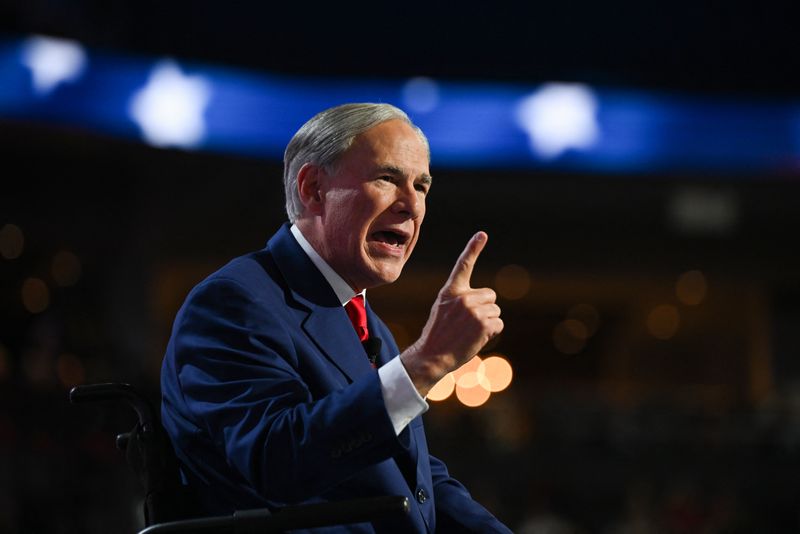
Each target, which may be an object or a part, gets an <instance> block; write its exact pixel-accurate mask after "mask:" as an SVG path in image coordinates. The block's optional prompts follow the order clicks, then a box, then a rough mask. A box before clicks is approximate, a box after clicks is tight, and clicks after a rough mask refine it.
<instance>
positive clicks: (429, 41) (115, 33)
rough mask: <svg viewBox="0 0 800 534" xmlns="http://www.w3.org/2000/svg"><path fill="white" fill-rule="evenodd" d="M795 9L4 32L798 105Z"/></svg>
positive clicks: (419, 9)
mask: <svg viewBox="0 0 800 534" xmlns="http://www.w3.org/2000/svg"><path fill="white" fill-rule="evenodd" d="M795 5H796V3H795V2H791V1H789V0H784V1H777V0H767V1H761V2H744V1H740V0H735V1H732V2H696V1H690V0H676V1H669V2H666V1H657V2H641V1H636V0H623V1H621V2H589V1H586V0H584V1H580V2H568V1H559V2H552V1H551V2H526V3H510V2H509V3H485V2H481V3H477V2H467V3H455V4H452V3H435V2H425V3H423V2H402V3H399V2H398V3H395V2H391V3H390V2H372V3H338V2H337V3H323V2H320V3H306V2H288V3H287V2H284V3H276V2H261V1H255V0H248V1H239V2H225V3H223V2H212V1H210V0H192V1H190V0H171V1H168V2H161V1H155V0H140V1H136V2H133V1H129V0H25V1H23V0H3V1H2V2H0V32H2V33H6V34H9V35H13V36H16V35H21V34H28V33H43V34H48V35H53V36H60V37H68V38H73V39H77V40H79V41H81V42H83V43H84V44H86V45H88V46H94V47H101V48H108V49H112V50H115V51H126V52H132V53H141V54H149V55H162V54H163V55H171V56H174V57H178V58H183V59H195V60H200V61H209V62H215V63H221V64H228V65H236V66H243V67H249V68H255V69H259V70H265V71H272V72H276V73H290V74H306V73H307V74H314V75H331V76H412V75H425V76H431V77H436V78H449V79H464V80H484V79H486V80H511V81H521V82H522V81H524V82H539V81H549V80H555V81H580V82H585V83H590V84H595V85H600V86H603V85H605V86H616V87H635V88H644V89H666V90H676V91H682V92H703V93H720V92H721V93H725V94H731V95H747V96H765V97H789V96H793V95H797V94H800V74H798V72H800V69H798V66H800V58H798V54H799V53H798V47H797V39H796V35H797V32H796V28H795V24H796V21H797V20H798V18H797V16H796V13H795V12H796V11H797V9H796V7H795Z"/></svg>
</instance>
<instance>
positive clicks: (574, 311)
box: [567, 304, 600, 337]
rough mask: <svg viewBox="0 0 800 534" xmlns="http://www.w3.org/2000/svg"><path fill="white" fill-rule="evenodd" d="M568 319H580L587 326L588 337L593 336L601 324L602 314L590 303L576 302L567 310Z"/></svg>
mask: <svg viewBox="0 0 800 534" xmlns="http://www.w3.org/2000/svg"><path fill="white" fill-rule="evenodd" d="M567 319H574V320H576V321H580V322H581V323H583V325H584V326H585V327H586V331H587V334H586V337H592V336H593V335H594V334H595V332H597V327H598V325H599V324H600V314H599V313H598V312H597V309H596V308H595V307H594V306H592V305H590V304H576V305H575V306H573V307H572V308H570V310H569V311H568V312H567Z"/></svg>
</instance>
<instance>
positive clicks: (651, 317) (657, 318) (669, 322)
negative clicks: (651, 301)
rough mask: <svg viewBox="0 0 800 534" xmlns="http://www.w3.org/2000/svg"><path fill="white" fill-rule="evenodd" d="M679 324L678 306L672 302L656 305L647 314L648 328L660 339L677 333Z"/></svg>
mask: <svg viewBox="0 0 800 534" xmlns="http://www.w3.org/2000/svg"><path fill="white" fill-rule="evenodd" d="M679 326H680V314H679V313H678V308H676V307H675V306H672V305H671V304H662V305H659V306H656V307H655V308H653V309H652V310H651V311H650V313H649V314H648V316H647V330H648V331H649V332H650V334H651V335H652V336H653V337H655V338H658V339H670V338H671V337H673V336H674V335H675V334H676V332H677V331H678V327H679Z"/></svg>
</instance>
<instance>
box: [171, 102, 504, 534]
mask: <svg viewBox="0 0 800 534" xmlns="http://www.w3.org/2000/svg"><path fill="white" fill-rule="evenodd" d="M429 159H430V158H429V149H428V144H427V140H426V139H425V137H424V135H423V134H422V132H421V131H420V130H419V129H418V128H417V127H416V126H414V125H413V124H412V123H411V121H410V120H409V119H408V117H407V116H406V115H405V113H403V112H402V111H400V110H399V109H397V108H395V107H393V106H389V105H386V104H347V105H343V106H338V107H335V108H331V109H329V110H326V111H323V112H322V113H320V114H318V115H316V116H315V117H313V118H312V119H311V120H309V121H308V122H307V123H306V124H305V125H304V126H303V127H302V128H301V129H300V130H299V131H298V132H297V134H295V136H294V138H293V139H292V140H291V142H290V143H289V145H288V147H287V149H286V154H285V160H284V182H285V187H286V206H287V213H288V216H289V220H290V222H291V223H292V225H291V226H289V225H284V226H283V227H282V228H281V229H280V230H279V231H278V232H277V233H276V234H275V235H274V236H273V237H272V239H270V241H269V243H268V244H267V246H266V248H265V249H263V250H261V251H259V252H255V253H252V254H250V255H247V256H243V257H241V258H238V259H236V260H234V261H232V262H231V263H229V264H228V265H226V266H225V267H223V268H222V269H221V270H219V271H218V272H216V273H214V274H212V275H211V276H210V277H209V278H207V279H206V280H204V281H203V282H202V283H200V284H199V285H198V286H197V287H196V288H194V289H193V290H192V292H191V293H190V294H189V296H188V297H187V300H186V302H185V303H184V305H183V307H182V308H181V310H180V312H179V313H178V315H177V317H176V320H175V325H174V329H173V333H172V338H171V339H170V342H169V346H168V348H167V352H166V356H165V359H164V364H163V369H162V391H163V405H162V417H163V422H164V426H165V428H166V429H167V432H168V433H169V435H170V437H171V439H172V442H173V445H174V448H175V452H176V454H177V456H178V459H179V461H180V463H181V465H182V470H183V473H184V476H185V478H186V482H187V483H188V484H189V485H190V486H192V487H193V488H194V489H195V490H196V492H197V494H198V496H199V498H200V500H201V501H202V502H203V504H204V506H205V508H206V509H207V510H208V511H209V512H212V513H227V512H231V511H233V510H237V509H246V508H255V507H263V506H267V507H273V506H282V505H286V504H297V503H312V502H325V501H337V500H344V499H348V498H354V497H367V496H380V495H405V496H407V497H408V498H409V501H410V502H411V512H410V514H409V515H408V517H407V518H403V519H402V520H398V521H399V522H398V521H394V522H391V523H388V524H360V525H349V526H347V527H346V528H343V530H346V531H348V532H390V531H391V532H434V531H435V532H480V533H486V532H508V529H507V528H506V527H505V526H503V525H502V524H501V523H500V522H499V521H497V519H495V518H494V517H493V516H492V515H491V514H490V513H489V512H488V511H486V509H484V508H483V507H482V506H481V505H479V504H478V503H476V502H475V501H474V500H472V498H471V497H470V495H469V493H467V491H466V490H465V489H464V487H463V486H462V485H461V484H460V483H458V482H457V481H456V480H454V479H452V478H451V477H450V476H449V474H448V472H447V469H446V467H445V466H444V464H443V463H442V462H441V461H440V460H438V459H436V458H435V457H433V456H430V455H429V454H428V450H427V444H426V440H425V434H424V430H423V425H422V419H421V417H420V416H421V414H422V413H423V412H424V411H425V410H426V409H427V403H426V402H425V400H424V397H425V395H426V394H427V392H428V390H429V389H430V388H431V387H432V386H433V385H434V384H435V383H436V382H437V381H438V380H439V379H440V378H442V377H443V376H444V375H445V374H447V373H448V372H450V371H452V370H453V369H456V368H458V367H459V366H461V365H462V364H463V363H465V362H467V361H468V360H470V359H471V358H472V357H473V356H474V355H475V354H476V353H477V352H478V351H479V350H480V349H481V348H482V347H483V346H484V345H485V344H486V343H487V341H488V340H489V339H491V338H492V337H493V336H495V335H497V334H498V333H500V331H501V330H502V328H503V323H502V320H501V319H500V308H499V307H498V306H497V305H496V304H495V294H494V292H493V291H492V290H491V289H486V288H484V289H473V288H471V287H470V284H469V282H470V275H471V273H472V268H473V265H474V264H475V261H476V259H477V257H478V255H479V254H480V252H481V250H482V249H483V247H484V246H485V244H486V240H487V236H486V234H485V233H483V232H479V233H477V234H475V236H473V238H472V239H471V240H470V241H469V243H468V244H467V246H466V248H465V249H464V252H463V253H462V254H461V256H460V257H459V259H458V261H457V263H456V265H455V267H454V269H453V271H452V273H451V275H450V278H449V279H448V280H447V282H446V283H445V285H444V287H443V288H442V290H441V292H440V293H439V295H438V297H437V299H436V302H435V303H434V305H433V308H432V310H431V313H430V317H429V318H428V321H427V324H426V325H425V327H424V329H423V332H422V335H421V337H420V338H419V339H418V340H417V341H416V342H415V343H414V344H412V346H411V347H409V348H408V349H407V350H405V351H403V353H402V354H399V355H398V353H399V350H398V348H397V346H396V344H395V343H394V340H393V339H392V335H391V333H390V332H389V330H388V329H387V327H386V325H384V324H383V323H382V322H381V321H380V319H378V317H377V316H376V315H375V314H374V313H372V310H371V309H370V308H369V305H366V308H365V310H366V325H364V324H363V322H364V321H363V313H364V312H363V311H359V307H358V305H357V303H358V302H363V298H364V294H365V290H366V289H368V288H371V287H375V286H379V285H381V284H388V283H391V282H394V281H395V280H396V279H397V278H398V276H400V272H401V271H402V268H403V266H404V265H405V262H406V261H407V260H408V258H409V256H410V255H411V252H412V251H413V249H414V245H415V244H416V242H417V238H418V237H419V231H420V225H421V224H422V220H423V218H424V216H425V201H426V196H427V193H428V190H429V189H430V187H431V177H430V173H429V170H428V164H429ZM351 301H352V303H351ZM345 306H346V307H345ZM354 310H355V311H354ZM359 314H361V316H362V322H361V323H358V322H356V323H352V322H351V320H349V316H351V315H352V316H353V317H354V318H356V317H357V316H359ZM354 326H355V328H354ZM368 339H373V340H374V339H380V340H382V343H381V344H380V349H376V347H375V344H374V342H373V343H372V344H370V343H369V342H365V343H364V344H362V341H365V340H368ZM365 347H368V348H369V350H370V352H373V353H376V354H371V355H368V354H367V352H366V350H365ZM369 356H372V357H373V359H374V362H371V361H370V357H369ZM376 368H377V371H376Z"/></svg>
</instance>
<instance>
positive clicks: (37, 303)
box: [22, 278, 50, 313]
mask: <svg viewBox="0 0 800 534" xmlns="http://www.w3.org/2000/svg"><path fill="white" fill-rule="evenodd" d="M22 305H23V306H25V309H26V310H28V311H29V312H31V313H39V312H43V311H44V310H46V309H47V307H48V306H49V305H50V290H49V289H47V284H45V283H44V282H43V281H42V280H40V279H39V278H27V279H26V280H25V282H23V283H22Z"/></svg>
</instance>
